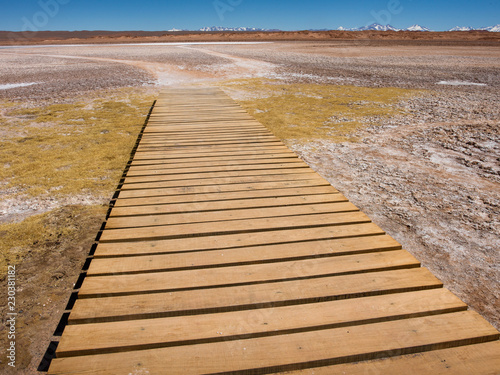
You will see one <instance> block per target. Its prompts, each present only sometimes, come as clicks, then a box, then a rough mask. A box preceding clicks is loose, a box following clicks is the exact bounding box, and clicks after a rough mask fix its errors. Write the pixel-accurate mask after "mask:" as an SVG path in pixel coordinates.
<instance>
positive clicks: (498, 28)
mask: <svg viewBox="0 0 500 375" xmlns="http://www.w3.org/2000/svg"><path fill="white" fill-rule="evenodd" d="M327 30H329V29H314V30H312V29H311V30H310V31H327ZM337 30H340V31H433V30H431V29H429V28H427V27H425V26H421V25H413V26H410V27H408V28H406V29H398V28H395V27H393V26H391V25H381V24H378V23H373V24H371V25H369V26H363V27H358V28H352V29H348V28H345V27H342V26H341V27H339V28H338V29H337ZM475 30H479V31H490V32H500V24H498V25H495V26H489V27H483V28H474V27H464V26H456V27H454V28H452V29H450V30H447V31H475ZM168 31H170V32H176V31H202V32H217V31H218V32H220V31H242V32H245V31H267V32H270V31H282V30H279V29H261V28H258V27H223V26H211V27H202V28H201V29H198V30H186V29H176V28H173V29H170V30H168Z"/></svg>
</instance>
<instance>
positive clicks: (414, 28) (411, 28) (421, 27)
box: [406, 25, 431, 31]
mask: <svg viewBox="0 0 500 375" xmlns="http://www.w3.org/2000/svg"><path fill="white" fill-rule="evenodd" d="M406 31H431V30H430V29H428V28H427V27H425V26H420V25H413V26H410V27H409V28H407V29H406Z"/></svg>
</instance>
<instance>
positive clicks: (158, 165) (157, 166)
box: [127, 157, 303, 174]
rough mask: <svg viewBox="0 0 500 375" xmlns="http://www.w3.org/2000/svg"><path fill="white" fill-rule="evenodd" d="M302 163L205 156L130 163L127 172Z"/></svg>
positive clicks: (290, 159)
mask: <svg viewBox="0 0 500 375" xmlns="http://www.w3.org/2000/svg"><path fill="white" fill-rule="evenodd" d="M298 163H303V162H302V160H300V159H299V158H293V157H284V158H274V159H269V158H266V159H258V160H254V159H251V160H249V159H248V157H245V158H244V159H242V160H234V159H233V158H227V159H226V160H212V161H207V159H205V158H195V159H194V160H188V161H183V160H182V159H181V160H175V161H174V162H172V161H168V160H167V161H161V160H159V161H158V162H152V163H151V162H150V163H148V164H133V163H132V164H131V165H130V168H129V170H128V171H127V174H128V173H130V172H135V173H137V172H143V171H154V170H163V169H165V170H170V169H178V168H193V167H195V168H203V167H232V166H246V165H258V166H266V165H274V164H298Z"/></svg>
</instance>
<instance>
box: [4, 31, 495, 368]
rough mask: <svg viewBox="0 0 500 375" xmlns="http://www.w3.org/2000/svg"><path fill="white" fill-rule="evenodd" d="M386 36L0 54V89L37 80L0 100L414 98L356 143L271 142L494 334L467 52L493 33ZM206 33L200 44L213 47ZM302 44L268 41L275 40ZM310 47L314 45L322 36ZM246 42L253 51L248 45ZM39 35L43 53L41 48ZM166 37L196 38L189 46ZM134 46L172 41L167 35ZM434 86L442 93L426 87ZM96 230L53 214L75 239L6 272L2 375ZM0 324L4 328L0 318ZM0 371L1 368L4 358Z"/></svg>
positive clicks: (488, 202) (485, 66)
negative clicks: (116, 92)
mask: <svg viewBox="0 0 500 375" xmlns="http://www.w3.org/2000/svg"><path fill="white" fill-rule="evenodd" d="M229 34H231V35H229ZM229 34H228V39H230V40H236V39H237V38H242V34H239V33H229ZM233 34H234V35H233ZM386 34H387V35H388V36H387V38H393V37H394V35H393V34H392V33H380V34H377V35H378V36H377V38H379V40H366V39H363V40H355V41H349V42H348V41H342V40H336V41H332V42H324V41H314V42H306V41H302V42H294V43H292V42H277V43H272V44H258V45H197V46H148V47H141V46H128V47H127V46H113V45H106V46H101V45H95V46H89V47H83V46H79V47H78V46H77V47H43V48H22V49H16V50H12V49H7V50H0V84H6V83H12V84H13V83H23V82H41V83H39V84H36V85H33V86H28V87H19V88H12V89H9V90H0V99H2V100H7V101H9V100H17V101H26V103H27V105H31V106H36V105H39V104H40V103H45V102H70V99H71V97H72V96H77V95H82V94H85V93H86V92H88V93H90V92H93V91H94V90H96V89H97V88H116V87H127V86H131V87H139V86H142V85H147V86H154V85H156V84H163V85H185V84H197V85H218V84H221V85H222V87H223V89H224V90H225V91H226V92H227V93H228V94H229V95H230V96H232V97H233V98H234V99H235V100H239V101H242V102H244V101H248V100H254V99H255V98H256V94H255V93H254V92H252V91H251V90H249V89H248V88H245V86H244V85H240V86H238V85H233V86H230V85H226V84H225V82H226V81H227V80H233V79H239V78H245V79H248V78H250V79H251V78H259V79H262V80H264V81H265V80H269V81H270V82H273V81H274V80H278V81H279V82H281V83H290V84H293V83H302V82H307V83H318V84H331V85H346V84H348V85H354V86H361V87H402V88H411V89H421V90H424V91H423V94H422V95H420V96H417V97H412V98H410V99H406V100H403V101H402V102H401V103H399V104H398V106H399V107H400V108H401V109H404V110H405V114H402V115H400V116H394V117H391V118H389V119H373V121H371V122H369V123H367V124H366V126H365V128H363V129H361V130H358V131H357V132H356V134H354V136H355V137H356V138H357V139H358V142H342V143H336V142H333V141H332V140H328V139H322V140H313V141H310V142H298V141H296V140H293V139H287V140H285V141H286V142H287V144H288V145H289V146H290V147H291V148H292V149H294V150H295V151H296V152H297V153H298V154H299V155H300V156H301V157H302V158H304V160H305V161H306V162H308V163H309V164H310V165H311V166H312V167H313V168H314V169H315V170H317V171H318V172H319V173H320V174H322V175H323V176H324V177H326V178H327V179H328V180H329V181H330V182H331V183H332V185H334V186H335V187H336V188H338V189H339V190H340V191H341V192H342V193H344V194H345V195H346V196H347V197H348V198H349V199H350V200H351V201H352V202H353V203H354V204H355V205H357V206H358V207H359V208H361V209H362V210H363V211H365V212H366V213H367V214H368V215H369V216H370V217H371V218H372V219H373V220H374V221H375V222H377V223H378V224H379V225H380V226H381V227H382V228H383V229H384V230H386V231H387V232H388V233H389V234H390V235H391V236H393V237H394V238H396V239H397V240H398V241H399V242H401V243H402V244H403V246H404V247H405V248H406V249H407V250H409V251H410V252H412V254H414V255H415V256H416V257H417V258H418V259H419V260H420V261H421V262H422V263H423V265H424V266H426V267H428V268H429V269H430V270H431V271H432V272H433V273H434V274H436V276H438V277H439V278H440V279H441V280H442V281H443V282H444V284H445V286H446V287H448V288H450V289H451V290H452V291H453V292H455V293H456V294H457V295H458V296H459V297H460V298H462V299H463V300H464V301H466V302H467V303H468V304H469V305H470V306H471V307H472V308H474V309H475V310H477V311H478V312H480V313H481V314H482V315H483V316H484V317H485V318H486V319H488V320H489V321H490V322H491V323H492V324H494V325H495V326H496V327H497V328H500V315H499V311H500V309H499V308H498V307H499V297H500V289H499V285H500V272H499V271H500V270H499V267H500V256H499V253H498V249H499V248H500V236H499V233H500V217H499V212H500V131H499V126H500V97H499V95H498V92H499V89H500V45H495V46H493V45H491V43H497V41H493V42H491V41H488V40H481V38H486V37H487V38H490V37H493V38H497V35H490V34H493V33H488V34H485V33H477V32H475V33H453V34H452V33H448V34H444V36H440V35H441V34H442V33H409V35H408V36H407V37H408V38H424V37H426V35H427V34H432V36H433V38H434V40H427V41H416V42H414V41H411V40H409V41H403V42H401V41H396V40H391V41H387V42H386V41H384V40H380V38H382V35H386ZM214 35H215V34H203V37H204V38H215V37H218V38H220V37H221V35H220V34H219V35H215V36H214ZM297 35H298V36H297ZM311 35H312V34H311V33H310V32H303V33H291V34H286V33H282V34H280V37H282V38H285V37H286V38H295V39H299V36H300V38H312V36H311ZM314 35H320V37H318V38H319V39H321V38H327V35H330V34H328V32H326V33H315V34H314ZM331 35H333V34H331ZM335 35H347V34H342V33H337V34H335ZM357 35H361V34H357ZM364 35H365V36H367V35H368V36H369V35H371V34H368V33H366V34H364ZM374 35H375V34H374ZM401 35H405V34H399V33H398V34H397V36H398V38H401ZM251 36H252V38H253V39H256V34H252V35H251ZM39 37H40V38H42V39H43V38H46V39H44V40H45V41H46V42H49V41H48V38H49V36H46V35H45V34H43V35H42V34H39ZM86 37H87V38H90V37H91V36H86ZM92 37H93V38H94V39H95V40H99V41H101V42H103V41H104V40H103V39H99V38H97V37H96V36H95V35H94V36H92ZM136 37H137V38H136ZM174 37H175V38H179V39H178V40H182V39H181V38H188V37H189V38H190V39H189V38H188V39H186V40H196V38H199V37H201V36H200V35H177V36H174ZM245 37H247V35H245ZM248 37H249V38H250V36H248ZM266 37H268V35H267V34H266ZM339 37H340V36H339ZM107 38H108V39H106V40H105V41H107V42H111V41H112V42H115V43H116V42H123V41H125V40H128V41H131V38H129V37H127V38H126V37H119V36H116V35H115V36H114V37H113V38H111V37H107ZM120 38H122V39H120ZM134 38H136V40H134V41H139V40H140V41H145V40H146V39H147V38H149V39H147V41H151V40H152V39H153V38H158V39H157V40H158V41H160V38H165V39H163V40H161V41H176V40H173V39H169V38H171V36H165V37H160V36H140V35H138V36H134ZM141 38H143V39H141ZM144 38H146V39H144ZM261 38H262V36H261ZM454 38H457V39H458V38H462V39H464V40H465V41H463V42H458V41H457V40H454ZM443 39H446V42H445V43H444V42H442V40H443ZM82 40H83V39H82ZM65 42H66V43H67V42H68V40H66V41H65ZM71 42H72V43H73V42H74V41H73V40H72V41H71ZM88 42H89V40H88V39H86V40H85V43H88ZM50 43H51V44H54V43H53V40H52V41H50ZM481 43H486V44H490V46H488V47H485V46H481V45H480V44H481ZM436 44H438V46H437V45H436ZM439 44H445V46H443V45H439ZM460 44H462V45H460ZM471 44H474V45H471ZM271 80H272V81H271ZM441 81H445V82H447V84H437V83H438V82H441ZM450 82H451V83H453V82H455V85H452V84H450ZM457 82H458V83H457ZM479 85H481V86H479ZM333 115H336V114H333V113H332V116H333ZM21 204H24V205H25V206H26V202H10V204H9V205H8V206H6V207H5V208H3V212H2V215H4V216H5V215H7V216H8V215H9V214H12V213H13V212H14V211H15V210H16V209H18V206H16V205H21ZM30 204H32V205H33V207H31V206H30ZM30 204H28V205H27V207H25V211H23V212H25V214H26V215H28V214H29V213H30V209H31V210H32V212H33V213H34V212H35V211H36V209H40V205H42V206H43V202H32V203H30ZM23 207H24V206H23ZM50 209H53V207H52V206H51V207H50ZM102 220H103V214H102V213H98V212H88V211H86V208H85V207H84V206H65V205H64V203H61V206H60V207H56V210H55V211H53V213H52V214H51V215H49V219H48V223H47V225H53V226H56V227H57V226H58V225H64V224H65V223H67V222H71V223H72V225H73V226H74V227H75V228H77V230H76V231H75V232H74V236H73V237H69V238H66V237H64V238H59V239H56V240H55V241H54V242H47V243H37V244H34V245H33V246H34V247H33V252H32V254H31V255H29V256H28V257H27V258H26V259H25V260H24V261H23V263H21V264H20V265H19V267H18V268H17V269H18V280H17V282H18V284H17V285H18V305H19V307H18V309H19V310H18V312H20V317H19V323H18V324H19V325H18V328H19V332H20V335H21V338H20V339H19V349H18V350H19V352H18V353H19V359H18V364H19V368H18V369H17V370H18V371H17V372H16V373H20V374H33V373H36V368H37V367H38V365H39V364H40V362H41V361H42V356H43V353H44V351H45V349H46V348H47V345H48V343H49V342H50V341H51V340H54V339H56V340H57V338H54V337H53V336H52V334H53V332H54V330H55V329H56V327H57V324H58V322H59V319H60V318H61V313H62V311H63V310H64V307H65V305H66V303H67V301H68V300H69V298H70V295H71V290H72V287H73V284H74V283H76V281H77V278H78V274H79V273H80V270H81V268H82V265H83V263H84V262H85V259H86V257H87V255H88V252H89V250H90V247H91V244H92V243H93V239H94V237H95V235H96V234H97V231H98V229H99V227H100V225H101V222H102ZM4 282H5V280H4V281H3V282H2V286H1V287H0V288H1V289H0V293H3V294H1V296H2V298H4V297H5V290H6V288H5V287H4V285H3V284H4ZM2 305H3V304H2ZM21 311H22V313H21ZM1 314H2V319H3V323H5V316H6V314H5V308H4V309H3V310H2V311H1ZM4 328H5V325H3V326H2V330H0V335H1V336H2V337H3V336H5V329H4ZM0 342H1V341H0ZM0 361H2V366H3V365H4V364H5V362H4V358H0Z"/></svg>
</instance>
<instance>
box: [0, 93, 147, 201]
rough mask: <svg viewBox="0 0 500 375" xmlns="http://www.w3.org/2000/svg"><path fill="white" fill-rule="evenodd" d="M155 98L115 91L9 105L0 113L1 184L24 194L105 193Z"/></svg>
mask: <svg viewBox="0 0 500 375" xmlns="http://www.w3.org/2000/svg"><path fill="white" fill-rule="evenodd" d="M135 91H138V90H135ZM153 100H154V98H153V97H152V96H151V95H144V94H142V95H141V94H140V93H139V94H136V93H135V92H133V91H131V90H119V92H115V93H113V94H112V95H107V96H105V97H96V98H92V99H87V100H80V101H77V102H76V103H72V104H53V105H49V106H44V107H36V108H19V106H13V107H12V106H11V108H10V109H8V110H6V111H4V116H2V118H0V121H1V123H0V125H1V126H2V130H3V132H4V133H5V136H4V137H3V139H2V140H1V144H2V148H1V151H0V165H3V168H2V170H1V171H0V179H1V180H2V182H3V184H4V188H7V189H12V188H15V190H16V191H17V193H16V194H23V195H28V196H40V195H47V194H50V195H51V196H54V195H56V196H61V195H68V194H76V193H82V192H85V193H87V194H103V193H109V192H110V191H112V190H113V188H114V187H115V186H116V183H117V180H118V178H119V177H120V175H121V172H122V170H123V168H124V166H125V163H126V162H127V160H128V157H129V154H130V150H131V148H132V146H133V144H134V142H135V140H136V139H137V135H138V133H139V131H140V129H141V126H142V124H143V122H144V119H145V116H146V115H147V112H148V109H149V107H150V106H151V104H152V102H153ZM16 107H17V108H16Z"/></svg>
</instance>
